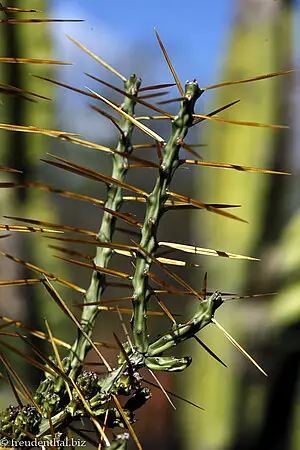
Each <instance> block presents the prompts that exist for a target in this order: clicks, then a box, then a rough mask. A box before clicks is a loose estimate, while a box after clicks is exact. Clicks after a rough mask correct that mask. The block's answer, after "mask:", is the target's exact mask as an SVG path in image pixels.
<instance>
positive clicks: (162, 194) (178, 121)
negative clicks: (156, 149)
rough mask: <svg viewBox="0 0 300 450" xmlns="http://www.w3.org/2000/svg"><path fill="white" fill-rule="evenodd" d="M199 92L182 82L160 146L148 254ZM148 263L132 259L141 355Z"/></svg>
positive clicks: (145, 241) (148, 218)
mask: <svg viewBox="0 0 300 450" xmlns="http://www.w3.org/2000/svg"><path fill="white" fill-rule="evenodd" d="M202 92H203V91H202V90H201V89H200V88H199V86H198V83H197V82H196V80H194V81H192V82H187V83H186V86H185V95H184V99H183V100H182V102H181V107H180V111H179V113H178V115H177V116H176V117H175V118H174V120H173V121H172V135H171V137H170V139H169V141H168V142H167V144H166V145H165V147H164V151H163V160H162V163H161V165H160V169H159V174H158V178H157V181H156V184H155V187H154V189H153V191H152V192H151V194H150V195H149V197H148V198H147V206H146V214H145V221H144V225H143V228H142V239H141V242H140V246H141V247H142V248H143V249H145V250H146V251H147V252H148V253H151V254H153V253H154V252H155V250H156V249H157V241H156V231H157V227H158V225H159V220H160V218H161V216H162V214H163V212H164V205H165V202H166V200H167V198H168V188H169V186H170V183H171V180H172V177H173V175H174V173H175V171H176V169H177V168H178V167H179V166H180V161H179V150H180V142H182V141H183V139H184V138H185V136H186V134H187V132H188V129H189V128H190V127H191V125H192V123H193V113H194V105H195V103H196V100H197V99H198V98H199V97H200V95H201V94H202ZM150 266H151V260H150V259H149V258H148V257H147V256H144V255H143V254H142V253H139V254H138V255H137V258H136V270H135V274H134V277H133V280H132V284H133V288H134V293H133V316H132V331H133V339H134V345H135V346H136V348H137V350H138V351H139V352H140V353H143V354H145V353H146V352H147V348H148V332H147V303H148V300H149V298H150V296H151V291H150V290H149V288H148V276H147V272H148V271H149V269H150Z"/></svg>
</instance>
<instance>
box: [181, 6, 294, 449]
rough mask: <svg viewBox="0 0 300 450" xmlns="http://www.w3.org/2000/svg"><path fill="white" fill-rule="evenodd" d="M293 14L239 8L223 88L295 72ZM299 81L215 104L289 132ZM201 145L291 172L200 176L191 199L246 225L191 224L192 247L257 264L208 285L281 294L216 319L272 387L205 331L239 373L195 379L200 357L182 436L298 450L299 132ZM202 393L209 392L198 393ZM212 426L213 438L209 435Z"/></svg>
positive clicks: (214, 272)
mask: <svg viewBox="0 0 300 450" xmlns="http://www.w3.org/2000/svg"><path fill="white" fill-rule="evenodd" d="M295 12H296V5H295V2H293V1H284V0H282V1H277V2H271V1H263V0H259V1H253V0H246V1H240V2H238V13H237V16H236V19H235V23H234V26H233V29H232V32H231V37H230V40H229V44H228V51H227V53H226V54H225V57H224V69H223V72H222V80H223V79H224V80H230V79H235V78H241V77H242V76H243V75H244V74H249V75H254V74H255V73H258V72H260V71H262V72H274V71H277V70H281V69H282V68H283V67H284V68H286V67H293V66H294V65H295V61H294V58H295V41H294V39H295V37H294V20H295ZM295 79H296V78H295V75H291V76H290V77H286V78H277V79H275V78H274V79H273V80H269V81H261V82H259V83H253V84H251V85H246V84H241V85H239V86H234V87H230V86H228V87H224V88H223V89H220V91H218V93H217V94H216V95H215V96H214V102H215V101H216V103H217V104H219V103H223V102H225V103H226V102H227V101H229V99H232V98H237V99H242V101H241V103H240V104H239V105H237V107H236V108H235V109H234V110H232V111H230V112H228V114H227V115H226V117H230V118H231V119H237V118H239V117H241V116H242V117H243V118H245V119H246V120H256V121H257V120H261V121H263V122H269V123H278V122H279V123H285V124H288V125H290V126H291V127H292V126H293V124H294V117H295V111H296V109H295V98H296V96H295V87H296V84H295ZM233 96H234V97H233ZM204 138H205V139H207V140H208V142H209V146H210V147H209V154H210V158H212V159H216V158H218V159H219V160H221V161H222V162H224V163H225V162H228V161H230V162H233V163H235V164H245V165H248V164H250V161H251V164H253V165H255V166H259V167H266V166H268V167H270V168H272V169H273V170H276V169H278V168H279V167H280V168H281V169H283V170H291V169H292V168H294V170H293V177H292V178H284V177H282V178H276V179H274V178H273V177H269V176H265V177H262V176H260V175H259V174H251V176H249V177H245V175H244V174H243V173H238V172H235V173H234V174H232V173H229V172H225V171H223V172H222V173H221V174H219V175H218V177H210V176H209V174H208V173H207V172H205V173H204V171H203V175H202V174H201V176H199V178H198V179H197V180H199V181H197V182H196V192H197V190H198V189H199V191H201V192H203V191H204V188H205V192H206V199H211V198H215V197H216V196H217V195H218V197H219V198H220V200H221V201H224V202H226V201H228V199H231V200H232V201H233V202H234V203H237V204H241V205H243V213H244V214H243V217H244V218H245V219H247V220H248V221H249V222H250V224H251V226H248V227H241V226H239V224H237V223H233V224H230V226H229V227H228V223H222V224H221V223H218V222H217V221H212V220H211V218H210V217H209V216H205V217H203V218H202V217H201V218H200V220H199V218H198V217H196V218H195V222H194V223H195V224H196V225H195V226H194V227H193V228H194V229H196V230H199V235H198V234H195V239H197V242H198V241H199V240H203V239H204V240H205V242H209V244H210V246H211V247H213V248H219V249H224V250H226V248H228V247H229V248H231V249H233V250H234V251H236V252H241V253H246V254H248V253H249V254H252V255H254V256H256V257H259V258H261V262H260V263H257V264H250V263H243V264H235V265H234V267H233V264H232V263H231V264H230V262H226V261H225V262H223V261H218V262H214V261H209V262H208V264H207V265H206V268H207V270H208V280H209V285H211V284H212V285H217V286H220V285H221V289H222V290H224V291H230V292H234V293H237V292H242V293H244V294H247V293H249V294H253V293H255V292H256V293H258V292H260V293H264V292H265V293H268V292H269V293H270V292H278V293H279V295H277V296H272V297H265V298H264V299H261V298H259V299H253V300H247V301H245V302H241V303H239V304H236V303H235V304H230V305H228V306H227V310H225V308H223V310H222V313H221V314H222V321H224V323H226V324H228V326H229V324H230V329H231V330H232V331H234V334H235V335H236V336H238V337H239V340H240V341H242V342H245V345H246V346H247V348H249V349H251V352H252V353H253V354H254V355H255V356H256V357H257V358H258V359H259V360H261V361H264V366H265V367H266V368H267V369H268V370H267V372H268V373H269V374H270V379H269V380H267V381H265V380H263V379H261V378H260V377H258V376H257V374H256V373H254V372H253V371H252V369H251V367H248V366H247V365H244V364H243V361H240V362H239V363H238V364H237V361H236V360H235V361H232V358H233V355H232V352H231V350H230V349H228V346H227V345H226V343H224V341H223V342H221V341H220V338H219V339H218V340H217V338H216V337H215V333H214V334H212V333H213V332H212V331H211V330H210V334H208V335H207V340H208V343H209V342H212V340H213V344H214V346H215V348H216V349H218V351H219V352H221V353H222V355H226V356H224V360H225V361H226V363H227V364H229V365H230V367H232V366H234V367H236V369H235V370H234V373H232V370H230V373H228V371H227V370H224V369H223V368H222V367H219V366H216V365H213V364H210V366H209V369H207V371H201V370H198V367H199V368H201V367H202V366H203V365H206V359H205V355H203V354H202V353H201V354H199V351H198V352H197V354H199V356H198V357H197V363H198V364H197V363H195V364H194V365H193V366H192V368H191V370H190V371H189V372H187V374H186V375H185V376H186V377H187V379H188V380H189V382H187V383H186V386H187V391H186V392H187V394H186V395H191V391H192V388H191V390H190V387H191V386H195V385H196V384H197V385H198V386H199V389H198V390H197V401H199V402H200V401H201V402H205V404H209V405H210V408H209V410H208V412H207V414H203V415H202V416H201V417H200V418H199V417H198V415H197V417H193V414H191V416H192V418H191V420H190V421H189V422H188V424H187V427H186V428H185V434H186V435H187V436H189V438H190V446H189V448H191V449H196V448H198V446H197V436H196V434H195V433H193V431H192V430H193V429H195V422H197V426H198V427H199V426H201V436H202V439H203V440H202V443H203V449H205V448H207V449H210V448H213V449H214V450H217V449H222V450H223V449H224V448H226V449H227V448H228V449H232V450H233V449H235V450H237V449H238V450H241V449H245V450H246V449H247V450H250V449H251V450H254V449H262V448H272V449H289V450H292V449H295V450H296V449H298V448H299V445H300V444H299V442H300V441H299V433H298V432H297V428H298V427H297V425H296V424H297V423H298V421H299V420H298V419H297V417H298V414H299V413H298V412H297V411H298V410H299V407H298V406H297V405H298V404H299V394H297V383H298V381H297V380H299V346H298V344H297V341H299V339H298V337H297V327H298V325H297V323H298V320H299V301H298V295H297V294H296V292H297V290H298V289H299V286H298V283H299V277H298V276H295V277H294V278H291V277H292V273H293V274H296V272H297V264H298V263H297V261H298V257H297V256H296V255H295V253H297V250H296V247H297V246H296V245H295V242H296V241H295V239H296V235H295V230H296V226H297V225H296V222H297V220H298V218H297V217H298V208H299V195H298V193H297V190H298V189H297V184H298V183H297V182H295V180H296V179H298V175H297V173H295V168H296V167H297V154H296V152H295V149H296V146H295V140H294V139H293V138H295V132H290V131H289V132H277V131H273V132H270V131H269V130H265V129H253V128H250V127H249V128H247V129H242V128H241V127H234V126H230V125H225V124H224V125H222V124H215V123H210V124H209V125H208V128H207V130H206V131H205V136H204ZM287 236H289V238H287ZM292 236H293V237H292ZM224 243H226V245H224ZM293 254H294V256H292V255H293ZM292 261H293V262H292ZM218 263H219V264H218ZM287 266H288V268H287ZM289 291H290V293H289ZM194 347H195V344H194V343H193V348H194ZM194 351H195V349H194ZM229 352H230V353H229ZM220 380H222V382H221V381H220ZM203 385H205V386H206V389H205V390H204V391H203V389H202V386H203ZM216 386H218V388H217V389H216V388H215V387H216ZM194 392H195V391H194V390H193V393H194ZM185 410H186V408H185ZM212 422H213V423H214V433H211V432H210V424H211V423H212ZM293 424H294V425H293ZM293 428H294V430H293ZM198 430H199V428H198V429H197V433H198Z"/></svg>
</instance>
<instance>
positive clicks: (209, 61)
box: [49, 0, 237, 127]
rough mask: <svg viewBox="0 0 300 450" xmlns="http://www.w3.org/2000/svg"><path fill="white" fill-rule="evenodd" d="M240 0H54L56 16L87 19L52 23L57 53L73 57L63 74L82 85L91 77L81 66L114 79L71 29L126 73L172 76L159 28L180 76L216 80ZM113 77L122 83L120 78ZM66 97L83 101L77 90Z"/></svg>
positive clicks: (156, 79) (147, 78)
mask: <svg viewBox="0 0 300 450" xmlns="http://www.w3.org/2000/svg"><path fill="white" fill-rule="evenodd" d="M236 3H237V0H217V1H206V0H205V1H204V0H196V1H194V2H188V3H185V2H184V1H179V0H174V1H170V0H160V1H159V0H152V1H149V2H147V1H143V2H142V1H137V0H132V1H130V2H124V1H119V0H112V1H110V2H109V1H105V2H103V1H99V0H98V1H95V0H85V1H84V2H82V1H81V0H63V1H61V0H50V2H49V4H50V8H51V16H52V17H55V18H66V19H84V20H85V22H83V23H64V24H53V25H52V27H53V30H54V33H53V34H54V36H55V39H56V51H55V57H57V56H59V57H60V58H62V59H64V60H68V61H72V62H74V63H75V65H74V66H72V67H70V68H66V67H65V68H61V69H59V71H60V75H59V76H60V77H61V78H63V79H64V80H65V81H66V82H68V83H70V84H73V85H74V84H76V85H77V86H78V87H82V88H84V86H86V85H87V84H88V85H89V83H90V81H89V80H88V79H87V78H86V77H85V76H84V75H83V72H89V73H93V74H95V75H98V76H100V77H102V78H106V79H109V78H110V79H111V76H110V74H108V73H107V71H106V70H105V69H102V68H100V67H99V64H98V63H96V62H95V61H93V60H92V59H91V58H90V57H88V56H87V55H85V54H84V53H83V52H82V51H81V50H79V49H78V48H77V47H76V46H75V45H74V44H73V43H71V42H70V41H69V40H68V39H67V38H66V37H65V33H67V34H70V35H71V36H73V37H74V38H76V39H77V40H78V41H80V42H81V43H82V44H83V45H85V46H86V47H88V48H89V49H90V50H92V51H93V52H94V53H96V54H97V55H99V56H100V57H101V58H103V59H104V60H105V61H107V62H108V63H109V64H111V65H112V66H113V67H115V68H116V69H117V70H119V71H120V72H121V73H123V74H124V75H125V76H126V77H127V76H128V75H129V74H130V73H133V72H134V73H137V74H138V75H139V76H141V77H142V78H143V81H144V85H145V84H154V83H161V82H170V81H171V82H172V81H173V79H172V76H171V74H170V72H169V69H168V67H167V65H166V63H165V61H164V58H163V56H162V53H161V50H160V48H159V46H158V43H157V41H156V38H155V34H154V28H156V29H157V30H158V32H159V34H160V36H161V38H162V40H163V42H164V45H165V47H166V49H167V51H168V53H169V56H170V58H171V60H172V63H173V65H174V67H175V69H176V72H177V74H178V76H179V78H180V81H181V82H182V83H184V82H185V81H186V80H190V79H193V78H197V80H198V81H199V83H200V84H201V85H202V86H205V85H207V84H212V83H214V82H216V80H218V79H219V77H220V73H221V68H222V54H223V53H224V52H225V50H226V46H227V42H228V36H229V31H230V26H231V24H232V22H233V20H234V16H235V12H236ZM113 82H116V84H119V81H118V80H116V79H115V80H113ZM90 84H91V83H90ZM175 92H176V91H174V93H175ZM174 95H175V96H176V95H177V93H176V94H174ZM65 99H66V101H67V102H69V104H68V105H66V106H68V107H70V102H74V101H75V102H76V101H77V102H80V101H82V100H81V99H80V97H79V96H78V95H77V96H75V95H74V96H73V95H72V96H70V95H69V96H68V97H65ZM85 113H86V114H89V115H90V118H91V120H93V118H95V120H98V117H96V116H95V115H92V114H91V112H90V111H85ZM74 120H75V119H74ZM81 120H82V117H80V115H77V123H74V124H73V125H75V127H76V126H79V125H80V122H81Z"/></svg>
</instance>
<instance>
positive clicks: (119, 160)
mask: <svg viewBox="0 0 300 450" xmlns="http://www.w3.org/2000/svg"><path fill="white" fill-rule="evenodd" d="M140 84H141V80H140V79H138V78H137V77H136V76H135V75H132V76H131V77H130V78H129V79H128V80H127V81H125V83H124V85H125V90H126V92H128V93H129V94H130V95H132V96H133V97H131V98H128V97H125V99H124V103H123V105H122V110H123V111H125V112H126V113H127V114H129V115H133V114H134V107H135V101H134V98H135V96H136V95H137V91H138V88H139V87H140ZM120 127H121V129H122V131H123V134H122V135H121V136H120V139H119V143H118V146H117V151H118V152H120V153H129V154H130V153H131V152H132V146H131V135H132V131H133V128H134V125H133V123H132V122H131V121H130V120H127V119H126V118H122V121H121V123H120ZM126 173H127V159H126V158H124V157H123V156H121V155H120V154H114V155H113V171H112V177H113V178H115V179H117V180H119V181H122V180H124V178H125V175H126ZM122 201H123V200H122V188H121V187H120V186H118V185H115V184H111V185H109V187H108V192H107V200H106V202H105V207H106V208H109V209H110V210H113V211H118V210H119V209H120V207H121V205H122ZM115 224H116V218H115V216H113V215H111V214H110V213H108V212H104V214H103V219H102V224H101V228H100V230H99V233H98V236H97V240H98V241H99V242H107V243H110V242H111V241H112V236H113V233H114V229H115ZM112 253H113V250H112V249H111V248H103V247H97V251H96V256H95V259H94V263H95V264H96V265H97V266H101V267H107V265H108V263H109V261H110V258H111V256H112ZM105 287H106V283H105V274H103V273H100V272H98V271H96V270H94V271H93V274H92V279H91V283H90V286H89V288H88V290H87V292H86V294H85V297H84V301H85V302H86V303H90V302H93V301H100V298H101V295H102V293H103V292H104V290H105ZM98 312H99V310H98V306H97V305H89V306H85V307H84V309H83V312H82V317H81V325H82V328H83V329H84V330H85V331H86V333H87V334H88V335H89V336H91V334H92V330H93V327H94V324H95V320H96V317H97V314H98ZM88 349H89V343H88V341H87V340H86V338H85V336H84V335H83V334H82V333H81V332H79V335H78V339H77V341H76V342H75V343H74V345H73V347H72V350H71V354H72V363H71V366H72V372H71V375H70V376H71V377H74V376H75V374H76V373H77V371H78V363H80V362H82V361H83V360H84V358H85V356H86V353H87V351H88Z"/></svg>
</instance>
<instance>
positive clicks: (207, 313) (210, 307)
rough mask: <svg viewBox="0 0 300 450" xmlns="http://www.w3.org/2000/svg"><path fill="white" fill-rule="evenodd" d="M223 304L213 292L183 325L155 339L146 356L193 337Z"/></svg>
mask: <svg viewBox="0 0 300 450" xmlns="http://www.w3.org/2000/svg"><path fill="white" fill-rule="evenodd" d="M222 303H223V301H222V298H221V295H220V293H219V292H214V293H213V294H212V295H211V296H210V297H209V298H208V299H207V300H205V301H203V302H201V303H200V304H199V307H198V310H197V312H196V313H195V314H194V316H193V317H192V318H191V320H190V321H189V322H188V323H186V324H185V325H174V327H173V330H172V331H171V332H170V333H167V334H165V335H164V336H162V337H160V338H159V339H157V340H156V341H155V342H153V343H152V344H150V345H149V347H148V352H147V353H148V355H149V356H155V355H160V354H161V353H163V352H165V351H167V350H169V349H170V348H172V347H174V346H176V345H178V344H180V343H181V342H183V341H185V340H186V339H189V338H191V337H192V336H194V335H195V334H196V333H198V331H200V330H201V329H202V328H204V327H205V326H206V325H208V324H209V323H210V322H211V320H212V318H213V316H214V313H215V310H216V309H217V308H218V307H219V306H220V305H221V304H222Z"/></svg>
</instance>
